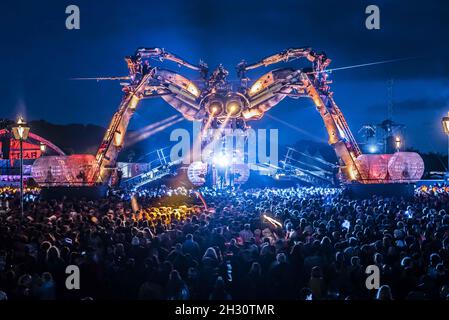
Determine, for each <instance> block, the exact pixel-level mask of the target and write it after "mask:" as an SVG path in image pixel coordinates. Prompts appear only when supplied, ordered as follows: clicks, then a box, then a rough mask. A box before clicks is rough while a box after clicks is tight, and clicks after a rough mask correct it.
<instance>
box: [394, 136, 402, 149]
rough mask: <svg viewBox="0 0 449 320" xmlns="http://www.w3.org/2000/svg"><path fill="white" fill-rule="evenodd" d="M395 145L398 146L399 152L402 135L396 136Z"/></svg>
mask: <svg viewBox="0 0 449 320" xmlns="http://www.w3.org/2000/svg"><path fill="white" fill-rule="evenodd" d="M394 145H395V147H396V152H399V150H401V146H402V139H401V137H400V136H396V138H394Z"/></svg>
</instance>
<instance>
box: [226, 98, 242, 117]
mask: <svg viewBox="0 0 449 320" xmlns="http://www.w3.org/2000/svg"><path fill="white" fill-rule="evenodd" d="M241 109H242V107H241V103H240V101H238V100H229V101H228V102H227V103H226V113H227V114H228V115H229V116H236V115H238V114H239V113H240V111H241Z"/></svg>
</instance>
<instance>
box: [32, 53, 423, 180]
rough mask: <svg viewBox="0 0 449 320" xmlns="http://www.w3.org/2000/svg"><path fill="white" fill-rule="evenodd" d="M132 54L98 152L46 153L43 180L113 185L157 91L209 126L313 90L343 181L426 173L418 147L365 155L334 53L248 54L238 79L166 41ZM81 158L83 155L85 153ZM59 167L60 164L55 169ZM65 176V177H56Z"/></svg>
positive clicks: (39, 166) (240, 123)
mask: <svg viewBox="0 0 449 320" xmlns="http://www.w3.org/2000/svg"><path fill="white" fill-rule="evenodd" d="M155 59H156V60H158V61H159V62H165V61H167V60H168V61H172V62H175V63H177V64H178V65H180V66H183V67H186V68H189V69H192V70H195V71H197V72H199V75H200V78H201V81H200V82H199V83H198V82H195V81H192V80H189V79H188V78H186V77H184V76H182V75H181V74H179V73H177V72H174V71H170V70H168V69H165V68H161V67H159V66H154V65H153V61H154V60H155ZM296 59H307V60H308V61H309V62H310V63H311V65H310V67H308V68H298V69H295V68H290V67H285V68H279V69H274V70H271V71H269V72H267V73H266V74H265V75H263V76H262V77H260V78H259V79H258V80H256V81H254V82H250V79H249V78H248V77H247V73H248V72H249V71H251V70H254V69H256V68H260V67H268V66H270V65H273V64H277V63H286V62H290V61H292V60H296ZM125 60H126V62H127V65H128V69H129V76H127V77H117V78H109V79H120V80H126V82H125V83H122V86H123V92H124V96H123V99H122V102H121V104H120V107H119V109H118V111H117V112H116V113H115V114H114V116H113V118H112V121H111V123H110V125H109V127H108V129H107V131H106V133H105V135H104V138H103V141H102V142H101V145H100V147H99V148H98V151H97V153H96V155H95V157H94V156H89V155H85V156H81V155H80V156H71V157H72V160H71V159H70V156H69V157H68V158H67V159H63V158H62V157H57V158H53V159H45V158H41V159H39V160H38V161H36V165H35V167H34V170H33V175H34V176H35V177H36V180H37V181H38V182H40V183H41V184H42V185H51V184H53V185H57V184H66V185H67V184H70V183H81V184H83V185H96V184H97V185H98V184H107V183H108V182H109V181H110V178H111V175H112V173H113V172H114V170H115V169H116V161H117V157H118V154H119V152H120V150H121V149H122V148H123V145H124V136H125V134H126V131H127V128H128V124H129V121H130V119H131V117H132V116H133V114H134V112H135V110H136V108H137V106H138V103H139V101H140V100H142V99H146V98H153V97H160V98H162V99H163V100H165V101H166V102H167V103H168V104H170V105H171V106H172V107H173V108H175V109H176V110H177V111H179V112H180V113H181V114H182V115H183V116H184V117H185V118H186V119H188V120H191V121H202V124H203V126H205V125H206V123H207V122H208V121H210V120H211V119H212V120H213V121H214V123H216V124H218V125H223V124H224V122H226V126H230V127H232V128H241V129H245V128H246V127H247V122H248V121H251V120H258V119H260V118H261V117H262V116H263V115H264V113H265V112H267V111H269V110H270V109H271V108H273V107H274V106H275V105H277V104H278V103H280V102H281V101H282V100H283V99H284V98H286V97H293V98H298V97H308V98H311V99H312V100H313V102H314V104H315V106H316V110H317V111H318V112H319V114H320V116H321V117H322V119H323V121H324V126H325V128H326V130H327V132H328V136H329V139H328V142H329V144H330V145H331V146H332V147H333V148H334V149H335V152H336V155H337V157H338V159H339V168H340V170H339V178H340V181H341V182H342V183H350V182H358V183H361V184H372V183H398V182H410V181H416V180H418V179H420V178H421V176H422V174H423V169H424V166H423V162H422V159H421V158H420V156H419V155H418V154H416V153H411V152H397V153H395V154H393V155H362V152H361V150H360V148H359V146H358V145H357V142H356V141H355V139H354V136H353V135H352V133H351V130H350V129H349V127H348V124H347V122H346V120H345V118H344V116H343V114H342V112H341V111H340V108H339V107H338V106H337V104H336V103H335V101H334V99H333V97H332V92H331V90H330V86H329V84H330V83H331V81H329V80H328V75H329V71H327V69H326V68H327V67H328V66H329V64H330V62H331V60H330V59H329V58H328V57H327V56H326V55H325V54H324V53H317V52H315V51H313V50H312V49H310V48H294V49H288V50H285V51H283V52H280V53H277V54H274V55H272V56H269V57H266V58H264V59H262V60H261V61H259V62H256V63H253V64H247V63H246V62H245V61H242V62H240V63H239V64H238V65H237V67H236V69H237V75H238V77H239V79H240V81H239V84H238V85H237V86H235V85H234V86H233V85H231V83H230V82H229V81H228V80H227V76H228V74H229V72H228V71H227V70H226V69H225V68H224V67H223V66H222V65H219V66H218V67H217V68H216V69H215V70H214V71H213V72H211V73H210V72H209V69H208V66H207V65H206V64H205V63H204V62H201V61H200V63H199V64H198V65H194V64H191V63H189V62H187V61H185V60H183V59H181V58H179V57H178V56H176V55H173V54H171V53H169V52H167V51H165V50H164V49H160V48H140V49H138V50H137V51H136V53H135V54H134V55H133V56H129V57H126V58H125ZM77 157H78V158H77ZM80 157H81V158H82V157H84V158H82V159H83V160H80ZM75 159H76V161H75ZM52 165H53V167H52ZM56 167H58V168H59V169H58V170H56V169H55V168H56ZM80 173H81V174H80ZM58 175H59V178H57V177H55V176H58ZM61 175H62V176H61ZM49 177H50V178H51V179H50V178H49ZM61 179H62V180H61ZM80 179H81V180H80ZM58 181H60V182H58Z"/></svg>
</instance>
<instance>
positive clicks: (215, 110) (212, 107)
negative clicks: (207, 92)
mask: <svg viewBox="0 0 449 320" xmlns="http://www.w3.org/2000/svg"><path fill="white" fill-rule="evenodd" d="M207 110H208V111H209V114H211V115H213V116H215V117H216V116H219V115H220V114H221V113H222V112H223V103H222V102H221V101H219V100H213V101H211V102H210V103H209V105H208V106H207Z"/></svg>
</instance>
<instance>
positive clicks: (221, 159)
mask: <svg viewBox="0 0 449 320" xmlns="http://www.w3.org/2000/svg"><path fill="white" fill-rule="evenodd" d="M212 161H213V162H214V164H215V165H217V166H218V167H222V168H224V167H227V166H229V163H230V161H229V157H228V156H227V155H226V154H224V153H223V152H222V153H219V154H217V155H215V156H214V158H213V159H212Z"/></svg>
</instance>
